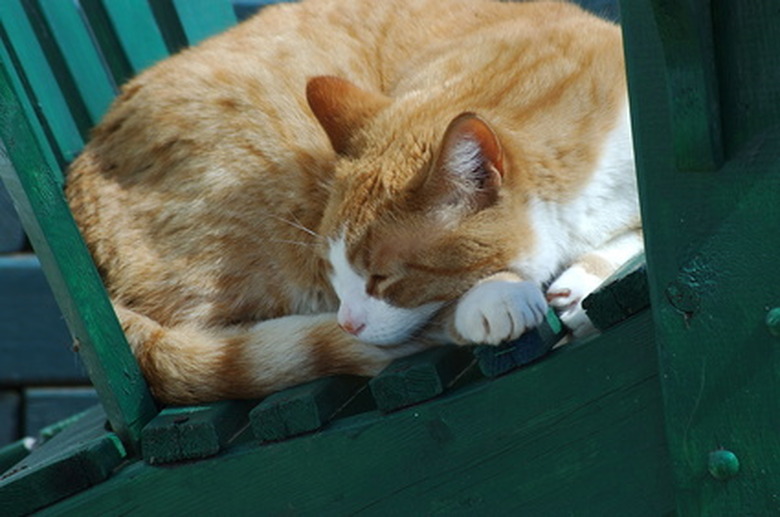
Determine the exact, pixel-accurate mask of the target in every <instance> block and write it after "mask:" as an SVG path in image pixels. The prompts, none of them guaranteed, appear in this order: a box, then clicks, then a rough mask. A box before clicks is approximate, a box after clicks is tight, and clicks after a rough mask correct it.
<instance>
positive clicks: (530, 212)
mask: <svg viewBox="0 0 780 517" xmlns="http://www.w3.org/2000/svg"><path fill="white" fill-rule="evenodd" d="M67 194H68V198H69V201H70V204H71V206H72V209H73V212H74V215H75V217H76V219H77V221H78V223H79V226H80V228H81V229H82V231H83V234H84V237H85V239H86V241H87V243H88V245H89V247H90V249H91V251H92V253H93V255H94V258H95V260H96V262H97V264H98V267H99V268H100V271H101V273H102V274H103V277H104V279H105V282H106V285H107V287H108V290H109V292H110V295H111V297H112V300H113V302H114V304H115V307H116V310H117V314H118V316H119V318H120V320H121V322H122V325H123V327H124V329H125V332H126V334H127V337H128V340H129V342H130V344H131V346H132V349H133V351H134V353H135V355H136V357H137V358H138V361H139V363H140V365H141V368H142V370H143V372H144V374H145V376H146V377H147V379H148V381H149V383H150V385H151V387H152V389H153V391H154V393H155V395H156V396H157V397H158V398H159V399H160V400H162V401H165V402H174V403H186V402H196V401H205V400H213V399H219V398H228V397H259V396H262V395H265V394H267V393H269V392H270V391H273V390H277V389H280V388H283V387H285V386H289V385H292V384H296V383H300V382H303V381H306V380H309V379H312V378H314V377H318V376H324V375H330V374H337V373H351V374H362V375H373V374H376V373H377V372H378V371H379V370H380V369H381V368H383V367H384V366H385V365H387V364H388V362H389V361H391V360H392V359H394V358H397V357H399V356H402V355H405V354H408V353H411V352H413V351H415V350H419V349H420V348H421V347H423V346H429V345H430V344H431V343H441V342H446V341H450V342H451V341H455V342H458V343H476V342H484V343H498V342H500V341H503V340H505V339H511V338H515V337H517V336H519V335H520V334H521V333H522V332H524V331H525V330H526V329H528V328H531V327H533V326H535V325H537V324H538V323H539V322H540V321H541V320H542V318H543V315H544V313H545V311H546V310H547V302H546V300H545V294H544V293H543V291H542V288H543V286H545V285H547V283H548V282H550V281H551V280H553V279H554V278H555V277H556V276H558V278H557V280H555V281H554V282H553V283H552V284H551V285H550V286H549V287H548V288H547V293H546V295H547V299H548V300H549V301H550V303H551V304H552V305H554V306H555V307H557V308H558V309H560V311H561V314H562V317H563V319H564V321H565V322H567V323H568V324H569V325H570V326H572V327H573V328H574V329H575V331H576V332H578V333H583V332H586V331H587V329H588V322H587V319H586V318H585V317H584V315H583V313H582V309H581V307H580V305H579V301H580V300H581V298H582V297H583V296H584V295H585V294H587V293H588V292H590V291H591V290H592V289H593V288H594V287H595V285H596V284H597V283H598V282H599V281H600V279H601V278H603V277H604V276H605V275H606V274H608V273H609V272H610V271H611V270H613V269H614V268H615V267H616V266H617V265H618V264H619V263H621V262H622V261H624V260H625V259H627V258H628V257H629V256H630V255H632V254H633V253H634V252H636V251H637V250H638V249H640V247H641V237H640V235H639V215H638V208H637V201H636V186H635V180H634V172H633V164H632V154H631V143H630V132H629V125H628V113H627V100H626V86H625V77H624V71H623V56H622V49H621V37H620V32H619V29H618V28H617V27H616V26H614V25H612V24H610V23H607V22H604V21H601V20H599V19H597V18H595V17H593V16H591V15H588V14H586V13H585V12H584V11H582V10H580V9H579V8H578V7H575V6H573V5H569V4H566V3H557V2H538V3H524V4H512V3H499V2H494V1H488V0H394V1H382V2H375V1H371V0H309V1H305V2H302V3H300V4H290V5H281V6H276V7H270V8H267V9H265V10H264V11H263V12H262V13H261V14H260V15H258V16H256V17H255V18H253V19H251V20H249V21H248V22H246V23H244V24H242V25H239V26H238V27H236V28H234V29H232V30H230V31H228V32H227V33H225V34H223V35H220V36H217V37H215V38H212V39H211V40H208V41H207V42H205V43H204V44H202V45H200V46H198V47H196V48H193V49H190V50H186V51H184V52H182V53H181V54H179V55H177V56H174V57H173V58H171V59H168V60H166V61H163V62H161V63H160V64H158V65H156V66H154V67H153V68H151V69H150V70H148V71H146V72H144V73H143V74H141V75H140V76H139V77H137V78H136V79H134V80H132V81H130V82H129V83H128V84H127V85H126V86H125V87H124V89H123V92H122V94H121V95H120V96H119V98H118V99H117V100H116V102H115V103H114V105H113V107H112V108H111V110H110V112H109V113H108V114H107V115H106V117H105V120H104V121H103V122H102V123H101V124H100V125H99V126H98V127H97V128H96V129H95V130H94V133H93V138H92V141H91V142H90V143H89V144H88V145H87V147H86V148H85V149H84V152H83V153H82V154H81V156H80V157H79V158H78V159H77V160H76V161H75V162H74V163H73V165H72V167H71V169H70V172H69V175H68V186H67Z"/></svg>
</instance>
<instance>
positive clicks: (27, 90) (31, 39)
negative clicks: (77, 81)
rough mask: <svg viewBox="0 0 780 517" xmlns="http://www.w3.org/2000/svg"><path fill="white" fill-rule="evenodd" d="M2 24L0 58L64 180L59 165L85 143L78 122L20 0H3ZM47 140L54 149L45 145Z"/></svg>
mask: <svg viewBox="0 0 780 517" xmlns="http://www.w3.org/2000/svg"><path fill="white" fill-rule="evenodd" d="M0 25H2V26H1V27H0V39H2V43H3V45H2V46H0V61H2V63H3V66H4V67H5V69H6V73H7V74H8V79H9V81H11V86H12V87H13V89H14V91H15V92H16V94H17V97H18V98H19V99H20V101H19V102H20V103H21V106H22V109H23V110H24V112H25V114H26V116H27V119H28V120H29V121H30V122H29V123H30V128H31V131H32V132H33V134H34V135H35V137H36V139H37V140H38V142H39V143H40V147H41V150H42V152H43V155H44V158H45V160H46V163H47V164H48V166H49V168H50V169H51V170H52V171H54V173H55V174H56V175H57V176H58V177H59V180H60V181H62V174H61V173H60V166H62V165H64V164H65V163H67V162H70V161H71V160H73V158H75V156H76V155H77V154H78V153H79V151H81V148H82V147H83V145H84V140H83V139H82V138H81V135H80V134H79V128H78V124H77V123H76V121H75V119H74V118H73V115H72V114H71V112H70V109H69V108H68V104H67V102H66V101H65V97H64V95H63V94H62V91H61V90H60V88H59V85H58V84H57V82H56V81H55V79H54V74H53V73H52V70H51V67H50V66H49V63H48V61H47V60H46V56H45V55H44V53H43V50H42V49H41V46H40V44H39V43H38V41H37V39H36V38H35V32H34V31H33V30H32V26H31V25H30V23H29V20H28V18H27V14H26V13H25V11H24V9H23V8H22V5H21V3H20V2H19V0H7V1H5V2H0ZM36 113H40V115H41V116H40V119H39V118H37V117H36ZM42 121H45V122H42ZM48 142H52V144H51V145H52V146H53V147H52V148H50V147H49V146H48V145H45V144H46V143H48Z"/></svg>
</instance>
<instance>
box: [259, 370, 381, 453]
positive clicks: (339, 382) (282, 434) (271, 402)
mask: <svg viewBox="0 0 780 517" xmlns="http://www.w3.org/2000/svg"><path fill="white" fill-rule="evenodd" d="M365 387H366V379H364V378H360V377H346V376H342V377H327V378H324V379H318V380H315V381H312V382H310V383H307V384H303V385H300V386H296V387H293V388H289V389H286V390H284V391H281V392H279V393H276V394H274V395H271V396H269V397H268V398H266V399H265V400H264V401H263V402H261V403H260V404H258V405H257V406H256V407H255V408H253V409H252V411H251V412H250V413H249V419H250V421H251V422H252V431H253V433H254V436H255V438H257V439H258V440H259V441H261V442H271V441H279V440H284V439H286V438H290V437H293V436H298V435H301V434H305V433H309V432H312V431H316V430H318V429H322V428H323V427H324V426H325V425H326V424H327V423H328V422H330V421H331V419H332V418H333V417H334V416H335V414H336V412H337V411H338V410H339V409H340V408H342V407H343V406H345V405H347V404H348V403H349V402H350V401H351V400H353V399H354V398H355V397H356V396H359V394H360V392H361V390H364V389H365ZM366 399H368V397H366ZM371 406H373V404H371ZM364 409H365V410H369V409H372V407H365V408H364Z"/></svg>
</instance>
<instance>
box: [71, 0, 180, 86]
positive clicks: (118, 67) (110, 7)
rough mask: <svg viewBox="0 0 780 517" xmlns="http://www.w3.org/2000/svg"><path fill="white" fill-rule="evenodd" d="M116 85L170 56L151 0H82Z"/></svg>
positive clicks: (82, 5)
mask: <svg viewBox="0 0 780 517" xmlns="http://www.w3.org/2000/svg"><path fill="white" fill-rule="evenodd" d="M81 7H82V9H83V10H84V13H85V16H86V17H87V19H88V20H89V23H90V26H91V27H92V32H93V33H94V35H95V39H96V40H97V41H98V43H99V45H100V48H101V51H102V53H103V55H104V56H105V58H106V62H107V63H108V66H109V68H110V70H111V71H112V74H113V77H114V80H115V82H116V84H123V83H124V82H125V81H126V80H127V79H129V78H130V77H132V76H134V75H136V74H138V73H139V72H140V71H141V70H143V69H145V68H147V67H148V66H150V65H152V64H153V63H155V62H157V61H159V60H160V59H162V58H164V57H166V56H167V55H168V49H167V47H166V45H165V40H164V39H163V36H162V32H161V31H160V29H159V27H158V26H157V22H156V20H155V18H154V14H153V13H152V9H151V7H150V6H149V2H148V0H81Z"/></svg>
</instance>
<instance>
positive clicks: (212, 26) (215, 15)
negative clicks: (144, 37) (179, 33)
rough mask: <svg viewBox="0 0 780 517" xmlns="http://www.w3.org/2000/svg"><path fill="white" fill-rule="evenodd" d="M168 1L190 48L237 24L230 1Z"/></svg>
mask: <svg viewBox="0 0 780 517" xmlns="http://www.w3.org/2000/svg"><path fill="white" fill-rule="evenodd" d="M167 1H168V2H170V4H171V6H172V8H173V9H174V10H175V12H176V15H177V17H178V19H179V23H181V27H182V29H183V30H184V36H185V38H186V41H187V44H188V45H190V46H191V45H195V44H197V43H200V42H201V41H202V40H204V39H206V38H208V37H210V36H213V35H214V34H217V33H220V32H222V31H224V30H225V29H228V28H230V27H232V26H233V25H235V24H236V13H235V11H234V10H233V3H232V2H231V1H230V0H216V1H215V0H167Z"/></svg>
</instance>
